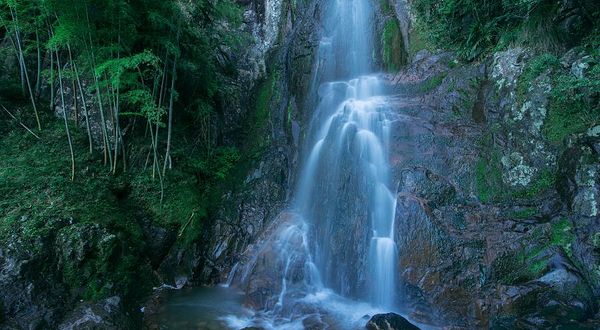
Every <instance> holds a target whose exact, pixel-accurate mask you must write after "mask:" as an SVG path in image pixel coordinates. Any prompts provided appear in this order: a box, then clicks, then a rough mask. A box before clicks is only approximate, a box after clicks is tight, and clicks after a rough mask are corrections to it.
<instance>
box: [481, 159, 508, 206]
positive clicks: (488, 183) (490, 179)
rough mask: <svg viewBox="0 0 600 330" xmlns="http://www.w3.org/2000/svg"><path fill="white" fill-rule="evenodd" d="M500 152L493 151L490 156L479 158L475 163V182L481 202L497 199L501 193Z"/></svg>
mask: <svg viewBox="0 0 600 330" xmlns="http://www.w3.org/2000/svg"><path fill="white" fill-rule="evenodd" d="M500 158H501V155H500V152H499V151H493V152H492V154H491V157H489V158H480V159H479V161H478V162H477V164H476V175H475V183H476V185H477V193H478V196H479V200H481V201H482V202H483V203H488V202H492V201H494V200H497V199H498V198H499V197H501V196H502V194H503V184H502V172H501V171H500Z"/></svg>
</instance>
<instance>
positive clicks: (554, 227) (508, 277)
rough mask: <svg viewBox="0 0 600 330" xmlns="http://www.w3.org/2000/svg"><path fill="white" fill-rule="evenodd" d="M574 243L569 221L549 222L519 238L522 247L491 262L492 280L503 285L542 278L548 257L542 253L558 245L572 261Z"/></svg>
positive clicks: (571, 225)
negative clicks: (494, 279)
mask: <svg viewBox="0 0 600 330" xmlns="http://www.w3.org/2000/svg"><path fill="white" fill-rule="evenodd" d="M574 240H575V234H574V233H573V222H572V221H571V220H569V219H567V218H561V219H560V220H557V221H554V222H552V224H551V225H550V226H549V227H538V228H537V229H536V230H534V231H533V232H532V233H531V234H529V235H528V236H526V237H523V238H522V239H521V244H522V245H523V247H521V248H519V249H517V250H516V251H513V252H511V253H509V254H506V255H504V256H502V257H499V258H497V259H496V260H495V261H494V264H493V269H494V275H493V276H494V277H495V278H496V279H498V280H499V281H500V282H501V283H503V284H505V285H519V284H523V283H526V282H528V281H531V280H535V279H537V278H539V277H540V276H542V275H543V273H544V272H545V270H546V267H547V264H548V260H549V258H550V257H551V255H547V256H544V257H542V256H541V255H542V252H544V251H546V250H547V249H548V248H550V247H552V246H560V247H562V248H563V249H564V251H565V252H566V253H567V256H568V257H569V258H572V253H573V252H572V247H571V246H572V243H573V241H574Z"/></svg>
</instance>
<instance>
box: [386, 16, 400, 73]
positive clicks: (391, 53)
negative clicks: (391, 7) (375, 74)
mask: <svg viewBox="0 0 600 330" xmlns="http://www.w3.org/2000/svg"><path fill="white" fill-rule="evenodd" d="M403 45H404V43H403V41H402V33H401V31H400V26H399V25H398V21H397V20H396V18H395V17H394V16H392V17H391V18H388V20H387V22H386V23H385V25H384V26H383V32H382V35H381V46H382V60H383V63H384V65H385V66H386V70H387V71H389V72H395V71H398V69H399V68H400V66H401V65H403V64H404V63H405V62H406V54H405V50H404V46H403Z"/></svg>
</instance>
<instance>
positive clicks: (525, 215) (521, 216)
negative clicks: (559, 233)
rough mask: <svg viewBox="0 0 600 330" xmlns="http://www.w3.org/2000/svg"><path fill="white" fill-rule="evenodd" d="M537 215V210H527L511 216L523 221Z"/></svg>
mask: <svg viewBox="0 0 600 330" xmlns="http://www.w3.org/2000/svg"><path fill="white" fill-rule="evenodd" d="M536 213H537V209H535V208H526V209H524V210H522V211H519V212H515V213H513V214H512V215H511V217H512V218H513V219H518V220H523V219H527V218H529V217H531V216H532V215H534V214H536Z"/></svg>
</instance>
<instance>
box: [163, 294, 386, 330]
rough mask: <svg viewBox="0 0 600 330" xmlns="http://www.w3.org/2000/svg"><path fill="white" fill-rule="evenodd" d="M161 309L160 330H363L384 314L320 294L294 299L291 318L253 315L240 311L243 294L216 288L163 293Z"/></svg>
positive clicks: (373, 308)
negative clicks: (375, 317) (253, 328)
mask: <svg viewBox="0 0 600 330" xmlns="http://www.w3.org/2000/svg"><path fill="white" fill-rule="evenodd" d="M162 295H163V299H162V306H161V309H160V310H159V312H158V313H157V314H156V316H155V317H154V318H153V323H154V324H155V326H156V325H157V326H158V327H159V328H160V329H162V330H175V329H177V330H223V329H236V330H237V329H243V328H245V327H258V328H262V329H265V330H304V329H311V328H313V329H327V330H354V329H361V330H362V329H365V324H366V323H367V322H368V321H369V318H370V316H373V315H375V314H378V313H385V312H389V311H385V310H382V309H378V308H375V307H373V306H371V305H370V304H367V303H364V302H357V301H353V300H349V299H346V298H343V297H341V296H339V295H337V294H335V293H333V292H332V291H331V290H322V291H319V292H316V293H314V294H308V295H305V296H303V297H299V298H297V301H296V302H295V304H296V306H300V307H298V309H299V310H306V311H308V312H307V313H306V314H302V313H300V314H297V313H295V314H294V315H297V316H294V317H291V318H289V317H287V318H286V317H284V316H281V313H277V312H255V311H252V310H249V309H246V308H244V307H243V301H244V294H243V293H242V292H240V291H237V290H235V289H233V288H228V287H223V286H217V287H210V288H208V287H202V288H193V289H181V290H167V291H165V292H163V294H162Z"/></svg>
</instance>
